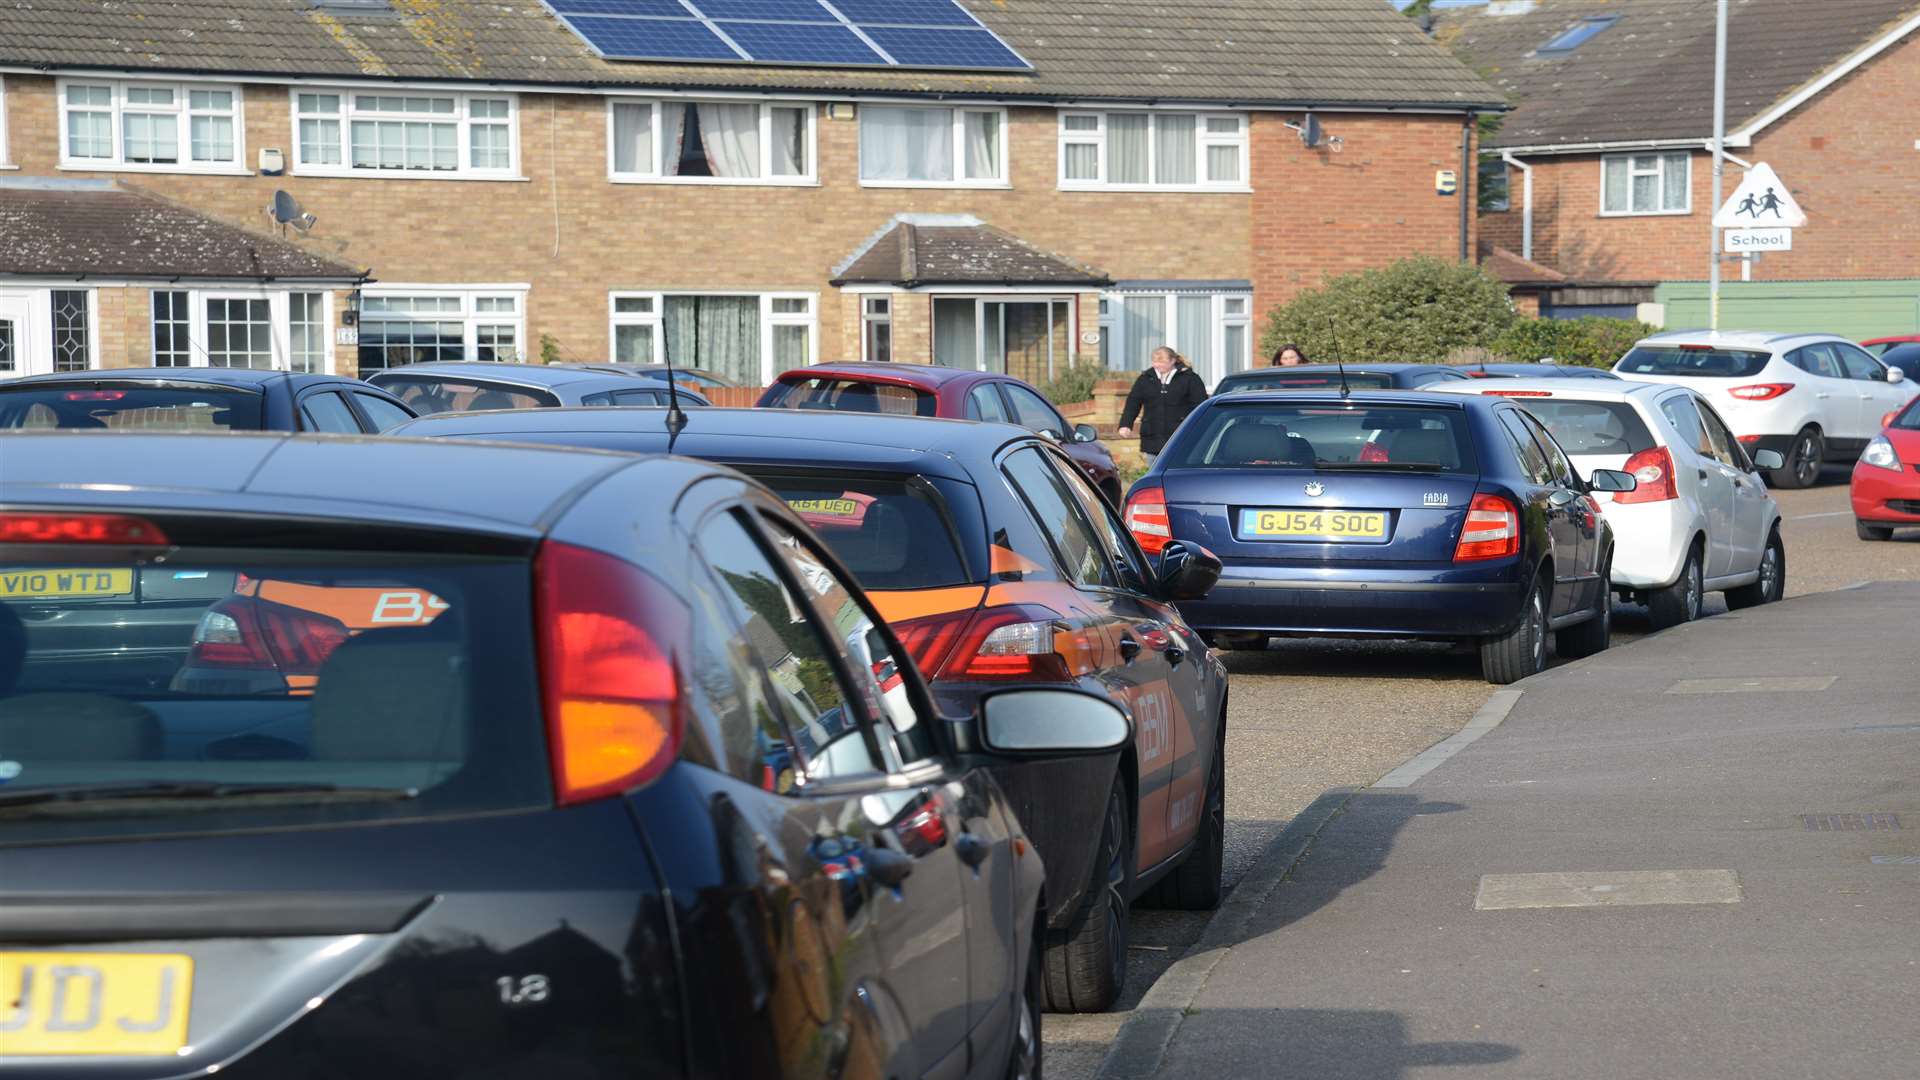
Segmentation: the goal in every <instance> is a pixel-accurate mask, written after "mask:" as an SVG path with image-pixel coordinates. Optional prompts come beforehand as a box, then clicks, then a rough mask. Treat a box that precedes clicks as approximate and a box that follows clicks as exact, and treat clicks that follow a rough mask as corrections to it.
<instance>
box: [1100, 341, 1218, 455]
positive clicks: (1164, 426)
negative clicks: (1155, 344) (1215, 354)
mask: <svg viewBox="0 0 1920 1080" xmlns="http://www.w3.org/2000/svg"><path fill="white" fill-rule="evenodd" d="M1205 400H1207V384H1206V383H1204V382H1202V381H1201V379H1200V376H1199V375H1196V374H1194V371H1193V369H1192V368H1190V367H1188V366H1187V362H1186V360H1185V358H1183V357H1182V356H1181V355H1180V354H1179V353H1177V352H1174V351H1173V350H1172V349H1169V348H1167V347H1166V346H1165V345H1162V346H1160V347H1159V348H1157V349H1155V350H1153V366H1152V367H1150V368H1148V369H1147V370H1145V371H1143V372H1141V373H1140V377H1139V378H1138V379H1135V380H1134V381H1133V389H1131V390H1129V391H1127V406H1126V408H1125V410H1123V411H1122V412H1121V414H1120V437H1121V438H1123V439H1129V438H1132V437H1133V422H1134V421H1135V420H1136V419H1138V420H1139V421H1140V452H1141V453H1142V454H1145V455H1146V458H1147V464H1149V465H1151V464H1153V459H1154V458H1155V457H1158V456H1159V454H1160V451H1161V449H1162V448H1163V447H1165V446H1166V445H1167V438H1168V437H1169V436H1171V435H1172V434H1173V432H1174V429H1176V428H1178V427H1179V426H1180V421H1182V420H1185V419H1186V418H1187V414H1188V413H1190V412H1192V411H1193V410H1194V409H1196V408H1198V407H1199V405H1200V403H1201V402H1203V401H1205Z"/></svg>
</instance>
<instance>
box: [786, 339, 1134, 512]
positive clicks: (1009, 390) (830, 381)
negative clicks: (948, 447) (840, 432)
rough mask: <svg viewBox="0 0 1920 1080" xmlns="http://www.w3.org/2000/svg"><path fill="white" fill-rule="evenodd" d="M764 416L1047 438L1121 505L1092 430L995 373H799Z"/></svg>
mask: <svg viewBox="0 0 1920 1080" xmlns="http://www.w3.org/2000/svg"><path fill="white" fill-rule="evenodd" d="M754 404H755V406H756V407H757V408H762V409H833V410H837V411H839V412H870V413H891V414H894V415H898V416H939V417H945V418H946V419H949V420H992V421H996V422H998V423H1003V424H1018V425H1020V426H1021V427H1024V428H1028V429H1030V430H1033V431H1038V432H1040V433H1041V434H1043V435H1047V436H1050V437H1051V438H1052V439H1053V441H1054V442H1056V443H1059V444H1060V449H1061V450H1064V451H1065V452H1066V454H1067V456H1068V457H1070V458H1072V459H1073V463H1074V464H1076V465H1078V466H1080V470H1081V471H1082V472H1084V473H1086V474H1087V479H1089V480H1091V481H1093V486H1094V487H1097V488H1099V489H1100V491H1101V493H1102V494H1104V495H1105V496H1106V497H1107V499H1108V501H1110V502H1112V503H1113V505H1115V506H1119V505H1120V498H1121V494H1122V491H1121V487H1120V472H1119V470H1118V469H1116V468H1114V466H1113V455H1112V454H1109V453H1108V452H1107V448H1106V447H1105V446H1102V445H1101V443H1100V432H1099V431H1098V429H1096V428H1095V427H1094V426H1093V425H1092V424H1075V425H1073V426H1072V427H1068V426H1067V421H1066V419H1065V418H1064V417H1062V416H1061V415H1060V410H1058V409H1056V408H1054V407H1053V403H1052V402H1050V401H1048V400H1047V399H1046V398H1044V397H1042V396H1041V395H1040V391H1038V390H1035V389H1034V388H1033V386H1032V385H1031V384H1029V383H1025V382H1022V381H1021V380H1019V379H1016V378H1014V377H1013V376H1011V375H996V374H994V373H993V372H990V371H964V370H961V369H958V368H945V367H933V366H931V365H928V364H901V363H872V362H869V363H844V364H815V365H814V366H812V367H804V368H795V369H794V370H792V371H789V372H787V373H786V374H784V375H782V376H780V377H779V378H778V379H776V380H774V383H773V385H772V386H769V387H767V390H766V392H765V393H763V394H761V395H760V400H759V401H757V402H755V403H754Z"/></svg>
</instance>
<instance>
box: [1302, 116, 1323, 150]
mask: <svg viewBox="0 0 1920 1080" xmlns="http://www.w3.org/2000/svg"><path fill="white" fill-rule="evenodd" d="M1324 134H1325V133H1324V132H1322V131H1321V130H1320V118H1319V117H1317V116H1315V115H1313V114H1312V113H1308V114H1307V115H1306V116H1305V117H1303V118H1302V119H1301V121H1300V143H1301V145H1303V146H1305V147H1306V148H1307V149H1309V150H1311V149H1313V148H1314V147H1316V146H1319V145H1320V143H1321V141H1322V137H1323V135H1324Z"/></svg>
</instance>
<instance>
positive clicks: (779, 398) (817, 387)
mask: <svg viewBox="0 0 1920 1080" xmlns="http://www.w3.org/2000/svg"><path fill="white" fill-rule="evenodd" d="M763 405H764V407H766V408H770V409H827V410H831V411H833V412H860V413H885V414H886V415H889V416H933V415H935V414H936V411H937V409H938V407H939V402H938V401H937V400H936V399H935V398H934V396H933V394H931V393H930V392H928V391H925V390H919V389H916V388H914V387H911V386H897V385H894V384H892V383H875V382H866V381H864V380H860V379H835V378H825V377H823V378H812V379H796V380H794V381H791V382H787V381H782V382H778V383H775V384H774V387H773V392H772V393H770V394H768V395H767V400H766V401H765V402H764V403H763Z"/></svg>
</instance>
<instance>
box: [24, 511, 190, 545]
mask: <svg viewBox="0 0 1920 1080" xmlns="http://www.w3.org/2000/svg"><path fill="white" fill-rule="evenodd" d="M0 544H120V545H123V546H136V547H164V546H166V544H167V534H166V533H164V532H161V531H160V527H159V526H158V525H155V524H154V523H153V522H151V521H147V520H145V519H144V518H137V517H132V516H129V515H127V514H66V513H12V514H0Z"/></svg>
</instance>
